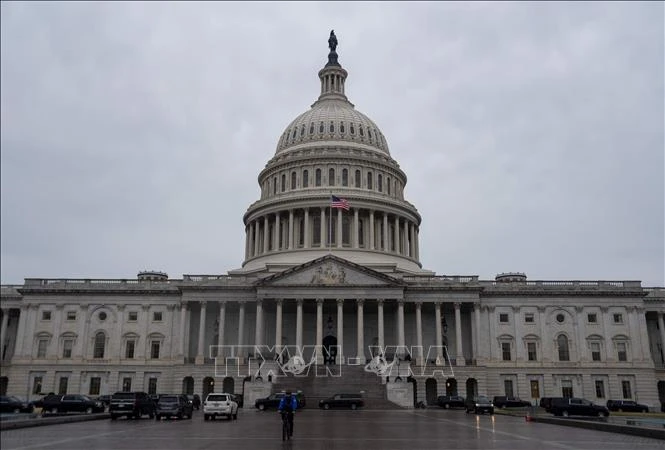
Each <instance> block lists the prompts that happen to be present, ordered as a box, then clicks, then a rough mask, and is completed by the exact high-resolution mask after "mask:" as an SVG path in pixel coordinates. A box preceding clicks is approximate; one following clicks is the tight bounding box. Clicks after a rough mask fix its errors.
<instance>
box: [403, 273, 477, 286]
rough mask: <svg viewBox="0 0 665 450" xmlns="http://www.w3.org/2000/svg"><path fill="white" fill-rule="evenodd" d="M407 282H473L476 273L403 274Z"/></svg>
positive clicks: (475, 279)
mask: <svg viewBox="0 0 665 450" xmlns="http://www.w3.org/2000/svg"><path fill="white" fill-rule="evenodd" d="M402 280H403V281H406V282H407V283H427V284H430V283H448V284H449V283H473V282H476V281H478V275H425V276H419V275H405V276H403V277H402Z"/></svg>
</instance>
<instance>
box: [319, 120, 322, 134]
mask: <svg viewBox="0 0 665 450" xmlns="http://www.w3.org/2000/svg"><path fill="white" fill-rule="evenodd" d="M319 133H323V122H320V123H319Z"/></svg>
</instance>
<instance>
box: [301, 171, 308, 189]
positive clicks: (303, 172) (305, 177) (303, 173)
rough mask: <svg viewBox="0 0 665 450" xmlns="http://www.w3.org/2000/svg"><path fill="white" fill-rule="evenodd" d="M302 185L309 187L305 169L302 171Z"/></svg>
mask: <svg viewBox="0 0 665 450" xmlns="http://www.w3.org/2000/svg"><path fill="white" fill-rule="evenodd" d="M302 187H304V188H306V187H309V172H308V171H307V170H303V171H302Z"/></svg>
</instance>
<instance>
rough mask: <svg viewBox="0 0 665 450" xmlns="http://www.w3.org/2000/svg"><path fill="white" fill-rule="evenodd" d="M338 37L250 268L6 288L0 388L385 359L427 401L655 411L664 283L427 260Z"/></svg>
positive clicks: (293, 126)
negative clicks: (353, 97)
mask: <svg viewBox="0 0 665 450" xmlns="http://www.w3.org/2000/svg"><path fill="white" fill-rule="evenodd" d="M336 46H337V41H336V38H335V36H334V34H332V33H331V37H330V40H329V47H330V52H329V55H328V62H327V64H326V65H325V67H324V68H323V69H321V70H320V71H319V74H318V76H319V78H320V80H321V91H320V95H319V97H318V99H317V100H316V101H315V102H314V104H313V105H312V107H311V108H310V109H309V110H308V111H306V112H305V113H303V114H301V115H300V116H298V117H297V118H296V119H294V120H293V121H292V122H291V123H290V124H289V126H288V127H287V128H286V130H285V131H284V133H283V134H282V135H281V137H280V138H279V141H278V144H277V149H276V152H275V155H274V156H273V157H272V158H271V159H270V160H269V161H268V162H267V164H266V166H265V168H264V169H263V170H262V171H261V172H260V174H259V184H260V188H261V195H260V198H259V199H258V200H257V201H256V202H254V203H253V204H252V205H250V206H249V208H248V209H247V212H246V213H245V215H244V218H243V220H244V223H245V230H246V235H245V244H246V245H245V255H244V261H243V263H242V265H241V267H240V268H239V269H237V270H232V271H230V272H228V273H227V274H225V275H183V277H182V278H179V279H173V278H169V277H168V276H167V275H166V274H164V273H160V272H141V273H139V274H138V276H137V277H136V278H134V279H43V278H26V279H25V281H24V283H23V284H22V285H18V286H9V285H5V286H2V291H1V297H0V300H1V318H0V319H1V320H0V324H1V328H0V332H1V336H0V346H1V349H0V350H1V355H0V357H1V358H2V373H1V374H0V391H2V393H9V394H12V395H18V396H21V397H24V398H26V397H27V398H29V399H33V398H36V397H38V396H39V395H40V394H42V393H46V392H56V393H84V394H90V395H100V394H107V393H112V392H115V391H118V390H145V391H148V392H151V393H157V392H184V393H194V392H196V393H203V394H205V393H206V392H210V391H211V390H212V389H213V388H214V386H215V385H220V384H221V389H223V390H224V391H232V392H236V393H241V392H244V384H245V383H246V382H247V381H250V382H254V381H255V380H256V379H257V378H258V379H260V380H262V379H263V378H264V377H263V376H262V375H264V376H265V375H268V376H269V377H270V381H272V382H274V383H275V384H276V383H277V382H278V381H279V380H280V379H282V378H283V377H288V376H289V374H287V373H285V372H284V370H282V369H284V367H285V366H283V363H284V362H285V361H294V359H293V356H294V355H300V356H301V357H302V359H303V360H304V361H305V363H306V365H307V366H308V367H310V368H320V367H328V368H329V367H335V368H336V369H338V370H341V371H342V372H341V373H342V375H343V370H344V368H345V367H349V368H352V367H357V366H360V367H361V368H362V369H365V371H366V372H367V371H371V370H373V369H372V367H373V368H374V369H376V366H372V362H377V361H378V362H379V363H381V364H383V363H390V370H389V371H387V372H381V373H380V375H381V376H380V377H377V382H378V383H379V384H382V385H386V382H388V383H391V382H393V383H394V382H395V381H396V380H400V379H402V378H405V379H407V380H408V381H409V382H411V383H412V384H413V386H414V388H415V392H414V399H415V400H422V401H426V402H428V403H433V402H435V401H436V396H437V395H444V394H446V393H447V394H460V395H471V394H473V393H484V394H487V395H489V396H493V395H516V396H520V397H522V398H528V399H538V398H540V397H544V396H560V395H571V396H577V397H585V398H588V399H590V400H593V401H596V402H600V403H604V402H605V401H606V400H607V399H610V398H612V399H633V400H638V401H640V402H642V403H647V404H649V405H650V406H652V407H653V408H659V407H660V402H661V401H663V400H665V359H664V350H663V345H664V344H665V324H664V319H663V315H664V314H665V289H664V288H662V287H655V288H647V287H643V286H642V285H641V283H640V282H639V281H576V280H568V281H543V280H536V281H532V280H528V279H527V277H526V275H525V274H522V273H507V274H500V275H497V276H496V278H495V279H494V280H480V279H478V277H477V276H447V275H437V274H436V273H435V272H433V271H431V270H427V269H424V268H423V267H422V265H421V263H420V258H419V254H420V251H419V250H420V249H419V230H420V225H421V216H420V214H419V213H418V211H417V209H416V207H415V206H414V205H413V204H411V203H410V202H408V201H407V200H406V199H405V198H404V187H405V185H406V182H407V177H406V174H405V173H404V172H403V171H402V170H401V169H400V167H399V164H398V163H397V161H395V160H394V159H393V158H392V156H391V154H390V151H389V147H388V144H387V141H386V138H385V136H384V135H383V133H382V132H381V130H380V129H379V128H378V126H377V125H376V124H375V123H374V122H373V121H372V120H370V119H369V118H368V117H367V116H365V115H364V114H362V113H360V112H359V111H358V110H356V109H355V107H354V105H353V104H352V103H351V102H350V101H349V100H348V98H347V97H346V94H345V85H346V79H347V76H348V73H347V72H346V70H345V69H343V68H342V66H341V65H340V64H339V62H338V56H337V53H336ZM332 195H334V196H336V197H339V198H338V199H336V200H335V203H334V206H335V207H333V203H332V202H331V197H332ZM395 363H396V365H395ZM347 373H349V372H347ZM309 376H313V375H311V374H310V375H309ZM292 383H293V381H292ZM312 386H314V387H313V388H312V389H314V390H315V389H316V387H315V386H316V384H313V385H312ZM218 389H219V388H218ZM310 394H314V395H315V394H316V393H310Z"/></svg>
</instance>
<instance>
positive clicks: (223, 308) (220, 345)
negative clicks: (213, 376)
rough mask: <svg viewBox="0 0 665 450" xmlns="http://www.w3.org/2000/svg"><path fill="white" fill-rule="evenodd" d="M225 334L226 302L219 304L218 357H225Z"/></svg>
mask: <svg viewBox="0 0 665 450" xmlns="http://www.w3.org/2000/svg"><path fill="white" fill-rule="evenodd" d="M224 333H226V301H224V300H222V301H221V302H219V323H218V324H217V345H218V347H217V357H222V358H223V357H225V356H226V351H224V345H225V343H224Z"/></svg>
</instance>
